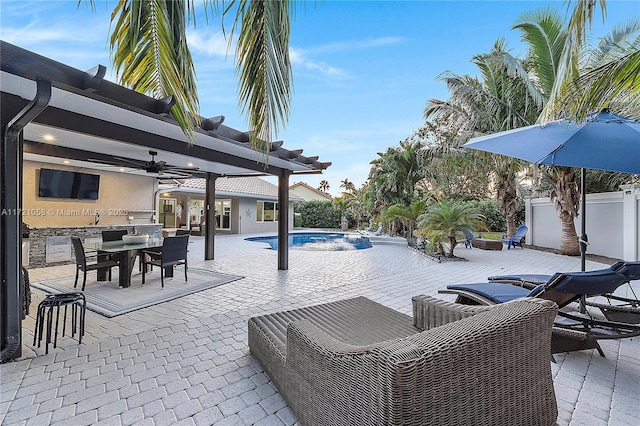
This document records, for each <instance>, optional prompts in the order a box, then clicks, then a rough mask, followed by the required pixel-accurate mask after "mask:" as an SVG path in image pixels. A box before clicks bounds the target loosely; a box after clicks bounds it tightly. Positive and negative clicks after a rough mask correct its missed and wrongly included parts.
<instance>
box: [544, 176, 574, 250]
mask: <svg viewBox="0 0 640 426" xmlns="http://www.w3.org/2000/svg"><path fill="white" fill-rule="evenodd" d="M552 177H553V181H554V182H553V190H552V191H551V199H552V200H554V201H555V204H556V210H557V211H558V212H559V213H560V221H561V223H562V235H561V238H560V252H561V253H562V254H566V255H570V256H577V255H579V254H580V245H579V244H578V234H577V233H576V227H575V225H574V223H573V220H574V218H576V217H577V216H578V212H579V207H580V190H579V189H578V182H577V176H576V173H575V169H573V168H571V167H558V166H555V167H553V176H552Z"/></svg>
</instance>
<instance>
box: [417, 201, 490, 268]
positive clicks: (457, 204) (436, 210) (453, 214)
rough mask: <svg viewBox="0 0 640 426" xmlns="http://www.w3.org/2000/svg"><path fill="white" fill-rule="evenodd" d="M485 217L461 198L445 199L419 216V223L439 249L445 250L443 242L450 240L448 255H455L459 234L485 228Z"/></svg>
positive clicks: (440, 250)
mask: <svg viewBox="0 0 640 426" xmlns="http://www.w3.org/2000/svg"><path fill="white" fill-rule="evenodd" d="M483 219H484V217H483V216H482V215H481V214H479V213H477V212H476V211H475V210H474V209H473V207H472V206H471V205H469V204H467V203H464V202H462V201H459V200H443V201H440V202H438V203H436V204H434V205H432V206H431V207H429V208H428V209H427V212H426V213H424V214H422V215H420V216H418V219H417V220H418V225H419V226H420V227H421V228H423V232H424V235H425V236H426V237H427V239H428V240H429V242H430V243H431V244H435V246H436V247H437V248H438V251H439V252H440V253H442V252H443V251H444V249H443V247H442V243H443V242H444V241H446V240H449V252H448V253H447V257H453V249H454V248H455V247H456V245H457V244H458V235H459V234H463V235H466V233H467V232H471V233H473V231H474V230H476V229H484V227H485V226H484V223H483V222H482V220H483Z"/></svg>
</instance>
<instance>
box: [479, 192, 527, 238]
mask: <svg viewBox="0 0 640 426" xmlns="http://www.w3.org/2000/svg"><path fill="white" fill-rule="evenodd" d="M469 204H471V205H472V206H473V207H474V208H475V209H476V210H477V211H478V213H480V214H482V215H483V216H484V223H485V225H487V228H489V231H492V232H505V231H506V230H507V220H506V218H505V217H504V212H503V211H502V208H501V207H500V202H499V201H498V200H494V199H492V198H485V199H484V200H473V201H469ZM515 221H516V226H518V225H522V224H523V223H524V200H522V199H520V200H519V203H518V210H517V211H516V215H515Z"/></svg>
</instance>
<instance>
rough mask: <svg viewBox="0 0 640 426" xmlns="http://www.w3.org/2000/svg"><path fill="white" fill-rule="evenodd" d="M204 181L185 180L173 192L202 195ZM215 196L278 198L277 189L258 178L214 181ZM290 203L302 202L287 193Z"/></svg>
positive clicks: (196, 179)
mask: <svg viewBox="0 0 640 426" xmlns="http://www.w3.org/2000/svg"><path fill="white" fill-rule="evenodd" d="M206 185H207V182H206V179H202V178H194V179H185V180H184V181H183V182H182V183H181V184H180V186H179V187H175V188H174V190H173V191H174V192H176V191H177V192H179V191H182V192H192V193H193V192H196V193H203V192H204V190H205V188H206ZM216 196H234V197H241V198H242V197H246V196H253V197H266V198H269V199H277V198H278V187H277V186H276V185H273V184H272V183H270V182H267V181H266V180H264V179H260V178H258V177H253V176H246V177H232V178H227V177H220V178H217V179H216ZM289 200H290V201H304V200H303V199H302V198H301V197H299V196H298V195H296V194H294V193H292V192H289Z"/></svg>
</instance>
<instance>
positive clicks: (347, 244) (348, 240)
mask: <svg viewBox="0 0 640 426" xmlns="http://www.w3.org/2000/svg"><path fill="white" fill-rule="evenodd" d="M245 240H247V241H254V242H258V243H267V244H269V245H270V246H271V250H277V249H278V236H277V235H269V236H266V237H250V238H245ZM371 247H373V246H372V244H371V241H370V240H369V238H367V237H364V236H362V235H359V234H344V233H340V232H299V233H295V234H289V248H292V249H300V250H330V251H342V250H363V249H368V248H371Z"/></svg>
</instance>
